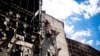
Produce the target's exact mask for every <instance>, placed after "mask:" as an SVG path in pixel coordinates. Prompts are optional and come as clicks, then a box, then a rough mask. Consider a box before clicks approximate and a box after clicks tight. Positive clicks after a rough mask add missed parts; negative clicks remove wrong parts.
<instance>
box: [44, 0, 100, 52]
mask: <svg viewBox="0 0 100 56" xmlns="http://www.w3.org/2000/svg"><path fill="white" fill-rule="evenodd" d="M42 9H43V10H45V11H46V13H48V14H50V15H51V16H53V17H55V18H57V19H59V20H61V21H63V22H64V26H65V27H64V29H65V32H66V36H67V38H70V39H73V40H76V41H79V42H82V43H84V44H88V45H90V46H92V47H94V48H95V49H97V50H99V51H100V0H43V7H42Z"/></svg>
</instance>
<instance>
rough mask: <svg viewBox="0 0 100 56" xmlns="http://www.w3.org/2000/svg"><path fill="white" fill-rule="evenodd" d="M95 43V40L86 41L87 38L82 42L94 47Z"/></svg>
mask: <svg viewBox="0 0 100 56" xmlns="http://www.w3.org/2000/svg"><path fill="white" fill-rule="evenodd" d="M93 41H94V40H86V39H85V38H84V39H81V40H80V42H81V43H84V44H88V45H92V44H93Z"/></svg>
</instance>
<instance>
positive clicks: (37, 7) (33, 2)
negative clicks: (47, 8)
mask: <svg viewBox="0 0 100 56" xmlns="http://www.w3.org/2000/svg"><path fill="white" fill-rule="evenodd" d="M41 7H42V0H0V56H69V55H68V48H67V43H66V39H65V32H64V24H63V23H62V22H61V21H59V20H57V19H55V18H53V17H52V16H49V15H48V14H46V13H45V12H44V11H42V9H41Z"/></svg>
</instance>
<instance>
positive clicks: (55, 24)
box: [42, 13, 69, 56]
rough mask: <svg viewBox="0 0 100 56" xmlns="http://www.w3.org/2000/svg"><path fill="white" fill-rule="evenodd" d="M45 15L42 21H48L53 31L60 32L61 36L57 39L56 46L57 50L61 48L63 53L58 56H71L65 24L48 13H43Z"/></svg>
mask: <svg viewBox="0 0 100 56" xmlns="http://www.w3.org/2000/svg"><path fill="white" fill-rule="evenodd" d="M43 15H45V16H43ZM43 15H42V16H43V17H42V19H43V20H45V19H47V20H48V21H49V22H50V24H51V26H52V29H54V30H56V31H58V32H59V34H58V35H57V38H56V44H57V48H61V51H60V52H59V55H58V56H69V53H68V47H67V42H66V39H65V32H64V24H63V22H61V21H59V20H57V19H55V18H53V17H52V16H50V15H48V14H46V13H43Z"/></svg>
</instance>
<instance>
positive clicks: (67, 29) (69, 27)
mask: <svg viewBox="0 0 100 56" xmlns="http://www.w3.org/2000/svg"><path fill="white" fill-rule="evenodd" d="M64 29H65V32H66V34H68V35H70V34H72V33H73V32H74V26H73V25H71V26H69V25H66V26H65V27H64Z"/></svg>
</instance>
